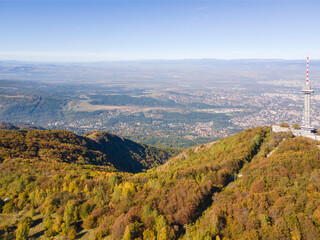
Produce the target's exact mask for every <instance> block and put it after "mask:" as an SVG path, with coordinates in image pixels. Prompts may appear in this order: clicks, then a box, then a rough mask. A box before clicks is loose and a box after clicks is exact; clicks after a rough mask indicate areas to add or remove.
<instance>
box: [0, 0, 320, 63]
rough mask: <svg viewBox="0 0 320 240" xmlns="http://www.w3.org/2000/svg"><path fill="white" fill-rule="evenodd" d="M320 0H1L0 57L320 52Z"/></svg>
mask: <svg viewBox="0 0 320 240" xmlns="http://www.w3.org/2000/svg"><path fill="white" fill-rule="evenodd" d="M319 23H320V0H319V1H318V0H313V1H308V0H304V1H299V0H268V1H265V0H256V1H254V0H251V1H243V0H237V1H236V0H235V1H231V0H224V1H222V0H211V1H198V0H185V1H184V0H173V1H169V0H162V1H161V0H159V1H155V0H149V1H134V0H127V1H126V0H117V1H116V0H114V1H110V0H99V1H94V0H93V1H92V0H90V1H87V0H69V1H63V0H56V1H54V0H38V1H31V0H25V1H17V0H10V1H6V0H0V60H23V61H46V62H92V61H109V60H136V59H139V60H140V59H202V58H217V59H252V58H258V59H305V58H306V56H307V54H309V56H310V59H320V31H319V30H320V24H319Z"/></svg>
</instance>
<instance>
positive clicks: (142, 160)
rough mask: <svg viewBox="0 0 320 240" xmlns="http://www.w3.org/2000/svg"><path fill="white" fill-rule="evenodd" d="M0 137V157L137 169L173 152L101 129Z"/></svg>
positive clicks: (5, 133) (26, 132) (2, 132)
mask: <svg viewBox="0 0 320 240" xmlns="http://www.w3.org/2000/svg"><path fill="white" fill-rule="evenodd" d="M0 139H1V142H0V160H1V159H2V160H4V159H8V158H30V159H39V160H43V161H58V162H67V163H77V164H91V165H102V166H111V167H116V168H117V169H119V170H121V171H127V172H140V171H142V170H143V169H147V168H150V167H153V166H155V165H158V164H162V163H164V162H165V161H166V160H167V159H168V158H169V157H170V156H171V155H172V154H174V153H175V152H176V151H175V150H169V149H168V150H166V149H159V148H155V147H149V146H147V145H142V144H138V143H135V142H133V141H130V140H127V139H124V138H121V137H119V136H116V135H113V134H109V133H105V132H99V133H98V132H95V133H91V134H89V135H88V137H85V136H79V135H76V134H74V133H72V132H69V131H62V130H54V131H50V130H45V131H42V130H19V131H15V130H12V131H8V130H0Z"/></svg>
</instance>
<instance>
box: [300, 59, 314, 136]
mask: <svg viewBox="0 0 320 240" xmlns="http://www.w3.org/2000/svg"><path fill="white" fill-rule="evenodd" d="M301 92H302V93H304V114H303V118H302V123H303V124H302V126H301V128H302V129H304V130H307V131H314V128H313V127H311V123H310V95H311V93H314V91H313V90H312V89H311V86H310V85H309V56H308V57H307V76H306V85H305V86H304V88H303V89H302V91H301Z"/></svg>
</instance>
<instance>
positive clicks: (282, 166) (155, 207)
mask: <svg viewBox="0 0 320 240" xmlns="http://www.w3.org/2000/svg"><path fill="white" fill-rule="evenodd" d="M13 132H15V131H13ZM21 132H22V133H24V134H26V131H16V134H17V136H20V135H19V134H21ZM36 132H37V131H34V133H32V134H35V133H36ZM43 132H47V131H43ZM51 132H52V131H51ZM53 132H55V131H53ZM63 133H64V134H70V133H69V132H63ZM58 135H59V134H58ZM17 136H16V137H15V138H14V139H13V138H12V139H11V140H10V141H9V139H7V140H6V141H7V142H5V144H7V145H5V146H6V147H2V152H3V154H2V163H1V164H0V196H1V199H2V200H1V203H0V206H1V207H0V209H1V212H2V213H1V214H0V223H1V224H0V225H1V226H0V231H1V237H2V238H7V239H11V238H14V237H15V236H17V237H18V239H25V238H23V237H25V236H29V237H30V238H31V239H36V238H40V239H49V238H54V239H63V238H64V237H67V238H68V239H75V238H77V239H177V238H181V239H219V238H220V239H222V238H223V237H226V238H229V239H259V238H260V239H294V238H295V239H318V238H319V236H320V235H319V219H320V217H319V216H320V215H319V213H320V209H318V206H319V205H320V204H319V199H320V197H319V193H318V190H319V187H320V186H319V184H320V181H319V179H320V173H319V171H320V170H319V169H320V162H319V156H320V150H319V148H318V145H317V144H318V143H317V142H313V141H311V140H308V139H304V138H291V137H292V136H291V135H290V134H285V133H282V134H281V133H271V132H270V128H268V127H260V128H253V129H248V130H246V131H243V132H241V133H239V134H236V135H233V136H231V137H228V138H225V139H221V140H219V141H217V142H215V143H210V144H205V145H199V146H196V147H193V148H191V149H189V150H186V151H185V152H183V153H181V154H180V155H179V156H177V157H174V158H172V159H170V160H169V161H168V162H166V163H165V164H164V165H161V166H158V167H155V168H152V169H149V170H147V171H146V172H140V173H137V174H132V173H127V172H121V171H118V170H116V168H115V165H114V164H113V163H111V164H107V165H104V164H101V162H102V163H103V162H104V161H106V160H108V157H107V155H106V154H105V153H103V151H102V150H101V149H99V148H96V149H95V150H91V152H90V151H89V152H87V155H85V154H83V152H82V153H81V154H82V155H81V154H80V155H81V156H86V157H87V158H85V157H83V158H84V159H80V160H79V159H78V160H74V159H75V157H73V156H74V155H72V154H68V155H70V157H71V159H73V160H70V161H61V160H62V159H59V155H57V154H51V152H50V154H49V155H48V153H43V152H42V151H40V150H39V151H38V152H37V151H36V152H37V153H38V155H37V156H38V157H34V156H33V155H30V154H29V153H28V151H29V150H28V151H27V150H26V149H29V146H30V145H31V146H32V144H31V143H29V145H28V144H25V146H24V148H23V149H22V150H21V148H17V147H15V144H14V143H13V142H16V139H18V141H20V142H23V141H22V140H19V138H18V137H17ZM25 136H26V135H25ZM3 138H4V137H3V136H2V137H1V139H3ZM20 138H21V139H23V137H21V136H20ZM24 138H26V137H24ZM113 138H115V139H113ZM33 139H36V138H34V137H33ZM61 139H62V140H61ZM63 139H64V138H63V137H62V136H60V140H54V139H50V141H48V142H49V143H50V144H51V145H50V144H49V145H47V149H51V151H52V152H55V151H54V148H56V146H55V145H54V144H53V143H54V142H60V143H62V142H63ZM283 139H285V140H284V141H283ZM74 141H75V142H74V144H73V146H77V151H78V152H77V151H76V153H80V152H81V151H82V149H81V148H82V147H88V146H89V145H90V148H88V149H94V148H93V147H92V146H96V145H95V144H98V146H99V147H100V148H101V147H102V146H105V148H108V144H115V145H119V146H120V145H121V144H120V142H122V141H123V140H121V138H120V140H119V139H117V136H112V135H105V133H101V132H95V133H92V134H89V135H88V136H87V137H83V139H82V140H81V142H79V141H78V142H77V141H76V140H74ZM86 141H87V142H86ZM118 141H120V142H118ZM11 142H12V143H11ZM40 142H41V141H40ZM10 143H11V144H12V146H11V145H10ZM2 144H4V143H2ZM8 144H9V145H8ZM43 144H44V143H43ZM132 144H133V143H132ZM40 145H41V144H40ZM129 145H130V144H129ZM2 146H3V145H2ZM41 146H43V145H41ZM42 148H43V147H42ZM9 149H13V150H11V151H9ZM65 149H67V147H66V146H65V147H64V148H59V151H60V150H65ZM119 149H121V148H119ZM19 151H20V153H19V154H17V152H19ZM30 151H31V150H30ZM46 151H48V150H46ZM59 151H58V152H59ZM112 151H115V153H116V152H117V151H118V150H115V149H113V150H112ZM44 152H45V151H44ZM62 152H63V151H62ZM151 152H152V151H151ZM27 153H28V154H29V155H24V154H27ZM74 154H75V153H74ZM99 154H101V155H99ZM118 154H120V153H118ZM149 155H150V153H149V152H148V151H146V152H145V155H140V156H141V159H143V158H144V157H145V158H144V159H148V156H149ZM155 155H156V154H155ZM61 156H63V155H61ZM77 156H78V155H77ZM81 156H79V157H78V158H81ZM90 156H92V157H90ZM103 156H106V159H105V158H103ZM119 156H121V154H120V155H119ZM63 159H64V158H63ZM107 162H108V161H107ZM140 162H141V163H142V164H148V163H150V160H146V161H145V162H144V161H140ZM318 215H319V216H318ZM4 220H5V221H4Z"/></svg>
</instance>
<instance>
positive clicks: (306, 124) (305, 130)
mask: <svg viewBox="0 0 320 240" xmlns="http://www.w3.org/2000/svg"><path fill="white" fill-rule="evenodd" d="M301 92H302V93H303V94H304V111H303V118H302V126H301V129H295V128H290V127H280V126H278V125H273V126H272V131H273V132H287V131H291V132H292V133H293V135H295V136H302V137H307V138H311V139H316V140H320V136H319V135H315V134H314V132H315V130H316V129H315V128H314V127H312V126H311V118H310V105H311V102H310V97H311V93H314V91H313V90H312V89H311V86H310V84H309V57H307V76H306V85H305V86H304V87H303V89H302V90H301Z"/></svg>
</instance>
